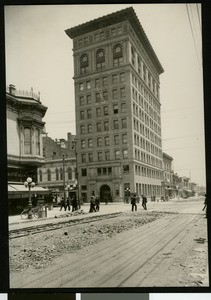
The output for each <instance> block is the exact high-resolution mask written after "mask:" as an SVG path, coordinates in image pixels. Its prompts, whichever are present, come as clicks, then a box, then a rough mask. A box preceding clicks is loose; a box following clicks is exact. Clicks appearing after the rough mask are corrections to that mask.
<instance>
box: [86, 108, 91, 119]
mask: <svg viewBox="0 0 211 300" xmlns="http://www.w3.org/2000/svg"><path fill="white" fill-rule="evenodd" d="M91 118H92V110H91V109H87V119H91Z"/></svg>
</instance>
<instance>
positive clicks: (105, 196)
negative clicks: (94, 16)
mask: <svg viewBox="0 0 211 300" xmlns="http://www.w3.org/2000/svg"><path fill="white" fill-rule="evenodd" d="M100 201H101V202H105V203H107V202H109V201H111V189H110V187H109V186H108V185H107V184H104V185H102V186H101V188H100Z"/></svg>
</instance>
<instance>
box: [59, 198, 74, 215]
mask: <svg viewBox="0 0 211 300" xmlns="http://www.w3.org/2000/svg"><path fill="white" fill-rule="evenodd" d="M70 205H71V206H72V212H73V211H75V210H77V209H78V205H77V199H76V196H75V195H73V196H72V197H71V199H70V198H69V197H67V199H66V202H65V201H64V198H63V197H62V198H61V202H60V211H61V210H62V208H64V210H65V211H66V210H67V209H68V210H69V211H70Z"/></svg>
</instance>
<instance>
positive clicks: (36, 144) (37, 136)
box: [35, 129, 40, 155]
mask: <svg viewBox="0 0 211 300" xmlns="http://www.w3.org/2000/svg"><path fill="white" fill-rule="evenodd" d="M35 147H36V155H40V132H39V130H38V129H35Z"/></svg>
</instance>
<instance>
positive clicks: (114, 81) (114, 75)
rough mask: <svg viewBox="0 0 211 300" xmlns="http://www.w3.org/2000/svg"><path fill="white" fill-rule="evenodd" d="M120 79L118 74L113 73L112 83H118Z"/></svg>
mask: <svg viewBox="0 0 211 300" xmlns="http://www.w3.org/2000/svg"><path fill="white" fill-rule="evenodd" d="M117 82H118V80H117V74H113V75H112V83H117Z"/></svg>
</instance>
